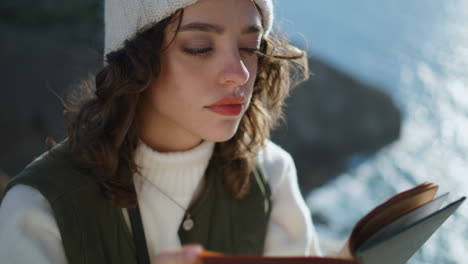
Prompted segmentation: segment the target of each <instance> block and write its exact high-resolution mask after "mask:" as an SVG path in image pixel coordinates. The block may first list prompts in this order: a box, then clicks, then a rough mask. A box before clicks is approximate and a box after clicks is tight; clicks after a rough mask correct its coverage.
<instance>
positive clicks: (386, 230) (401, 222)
mask: <svg viewBox="0 0 468 264" xmlns="http://www.w3.org/2000/svg"><path fill="white" fill-rule="evenodd" d="M447 197H448V193H445V194H443V195H441V196H439V197H437V198H436V199H434V200H432V201H430V202H428V203H426V204H424V205H422V206H420V207H418V208H416V209H414V210H413V211H410V212H409V213H407V214H405V215H403V216H401V217H399V218H398V219H396V220H395V221H393V222H392V223H390V224H388V225H387V226H384V227H383V228H382V229H380V230H379V231H377V232H376V233H375V234H374V235H372V236H371V237H370V238H369V239H367V240H366V241H365V242H364V243H363V244H362V245H360V246H359V249H364V248H368V247H372V246H373V245H374V244H376V243H378V242H379V241H381V240H384V239H386V238H388V237H391V236H393V235H394V234H396V233H398V232H399V231H400V230H402V229H404V228H406V227H408V226H410V225H412V224H413V223H416V222H417V221H419V220H421V219H423V218H424V217H427V216H429V215H431V214H433V213H434V212H436V211H437V210H439V209H440V208H441V206H442V204H443V203H444V201H445V200H446V199H447ZM359 249H358V250H359Z"/></svg>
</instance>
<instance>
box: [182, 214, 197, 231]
mask: <svg viewBox="0 0 468 264" xmlns="http://www.w3.org/2000/svg"><path fill="white" fill-rule="evenodd" d="M194 226H195V223H194V222H193V220H192V218H190V215H187V217H186V218H185V220H184V222H183V223H182V228H183V229H184V230H185V231H190V230H192V228H193V227H194Z"/></svg>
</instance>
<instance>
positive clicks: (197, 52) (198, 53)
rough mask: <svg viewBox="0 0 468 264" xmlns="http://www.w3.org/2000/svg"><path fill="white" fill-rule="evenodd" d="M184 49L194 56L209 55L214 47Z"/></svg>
mask: <svg viewBox="0 0 468 264" xmlns="http://www.w3.org/2000/svg"><path fill="white" fill-rule="evenodd" d="M183 51H184V52H185V53H187V54H189V55H192V56H202V55H208V54H209V53H210V52H211V51H213V48H201V49H192V48H184V49H183Z"/></svg>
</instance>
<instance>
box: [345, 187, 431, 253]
mask: <svg viewBox="0 0 468 264" xmlns="http://www.w3.org/2000/svg"><path fill="white" fill-rule="evenodd" d="M437 190H438V186H437V185H434V184H432V183H423V184H420V185H418V186H416V187H414V188H412V189H409V190H407V191H404V192H401V193H399V194H397V195H395V196H393V197H392V198H390V199H388V200H387V201H386V202H384V203H382V204H381V205H379V206H377V207H376V208H375V209H373V210H372V211H371V212H370V213H368V214H367V215H366V216H365V217H363V218H362V219H361V220H360V221H359V222H358V223H357V224H356V226H355V227H354V229H353V231H352V233H351V236H350V239H349V247H350V248H349V251H350V252H351V253H354V252H355V251H356V249H357V248H358V247H359V246H360V245H362V244H363V243H364V241H366V240H367V239H368V238H370V237H371V236H372V235H373V234H375V233H376V232H377V231H379V230H380V229H381V228H383V227H384V226H386V225H388V224H389V223H391V222H392V221H394V220H395V219H397V218H398V217H400V216H402V215H404V214H406V213H408V212H409V211H411V210H413V209H415V208H417V207H419V206H421V205H423V204H426V203H428V202H430V201H431V200H432V199H434V196H435V194H436V193H437Z"/></svg>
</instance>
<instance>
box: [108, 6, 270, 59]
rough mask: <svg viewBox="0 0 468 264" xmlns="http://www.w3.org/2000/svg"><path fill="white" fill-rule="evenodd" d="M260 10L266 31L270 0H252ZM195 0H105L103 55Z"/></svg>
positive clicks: (267, 30)
mask: <svg viewBox="0 0 468 264" xmlns="http://www.w3.org/2000/svg"><path fill="white" fill-rule="evenodd" d="M253 1H254V2H255V3H256V4H257V5H258V7H259V8H260V10H261V12H262V16H263V17H262V20H263V21H262V23H263V28H264V30H265V34H266V35H267V34H269V32H270V31H271V27H272V23H273V3H272V0H253ZM196 2H197V0H105V6H104V20H105V21H104V23H105V38H104V43H105V44H104V54H108V53H109V52H111V51H115V50H117V49H119V48H121V47H122V45H123V43H124V41H125V40H127V39H130V38H132V37H133V36H134V35H135V34H136V33H137V32H138V31H139V30H140V29H142V28H144V27H146V26H147V25H150V24H155V23H157V22H159V21H161V20H163V19H164V18H167V17H169V16H170V15H172V14H173V13H174V12H176V11H177V10H178V9H181V8H185V7H187V6H190V5H192V4H194V3H196Z"/></svg>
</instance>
